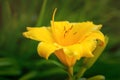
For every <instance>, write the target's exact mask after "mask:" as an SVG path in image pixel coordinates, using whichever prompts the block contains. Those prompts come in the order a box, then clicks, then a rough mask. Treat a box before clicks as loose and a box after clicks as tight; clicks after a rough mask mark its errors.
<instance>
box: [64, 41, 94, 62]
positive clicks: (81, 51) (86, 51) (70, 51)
mask: <svg viewBox="0 0 120 80" xmlns="http://www.w3.org/2000/svg"><path fill="white" fill-rule="evenodd" d="M87 43H89V44H90V45H86V44H87ZM93 46H94V45H93V43H90V42H86V43H82V44H74V45H71V46H67V47H64V48H63V50H64V53H65V54H66V55H68V56H74V57H75V58H76V59H77V60H79V59H80V58H81V57H93V54H92V51H90V48H91V47H93Z"/></svg>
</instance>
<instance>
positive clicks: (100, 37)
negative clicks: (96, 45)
mask: <svg viewBox="0 0 120 80" xmlns="http://www.w3.org/2000/svg"><path fill="white" fill-rule="evenodd" d="M89 40H100V41H101V44H100V45H104V43H105V36H104V34H103V33H102V32H100V31H99V30H98V31H93V32H92V33H90V34H88V35H87V36H86V37H85V38H84V39H83V40H82V41H80V43H82V42H86V41H89Z"/></svg>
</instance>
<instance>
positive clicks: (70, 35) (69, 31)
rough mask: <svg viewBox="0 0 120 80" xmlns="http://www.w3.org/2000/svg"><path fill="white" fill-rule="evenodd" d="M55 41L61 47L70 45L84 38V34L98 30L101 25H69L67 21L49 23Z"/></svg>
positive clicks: (89, 23)
mask: <svg viewBox="0 0 120 80" xmlns="http://www.w3.org/2000/svg"><path fill="white" fill-rule="evenodd" d="M51 24H54V25H53V26H52V31H53V34H54V37H55V40H56V41H57V42H58V43H59V44H60V45H63V46H68V45H72V44H74V43H76V42H78V41H79V40H80V39H82V38H83V37H85V35H86V34H88V33H90V32H92V31H96V30H99V29H100V28H101V25H94V24H93V23H92V22H81V23H69V22H68V21H62V22H54V23H53V22H51Z"/></svg>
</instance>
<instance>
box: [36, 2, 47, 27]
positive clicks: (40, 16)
mask: <svg viewBox="0 0 120 80" xmlns="http://www.w3.org/2000/svg"><path fill="white" fill-rule="evenodd" d="M46 4H47V0H44V1H43V4H42V9H41V10H40V14H39V17H38V21H37V24H36V26H41V25H42V22H43V17H44V13H45V8H46Z"/></svg>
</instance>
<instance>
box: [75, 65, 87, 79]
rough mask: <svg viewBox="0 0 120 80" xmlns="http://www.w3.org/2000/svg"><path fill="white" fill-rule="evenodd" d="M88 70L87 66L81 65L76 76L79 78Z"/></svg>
mask: <svg viewBox="0 0 120 80" xmlns="http://www.w3.org/2000/svg"><path fill="white" fill-rule="evenodd" d="M86 70H87V68H86V67H81V68H80V69H79V71H78V74H77V75H76V76H75V78H76V80H78V79H79V78H81V77H82V76H83V74H84V73H85V71H86Z"/></svg>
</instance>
